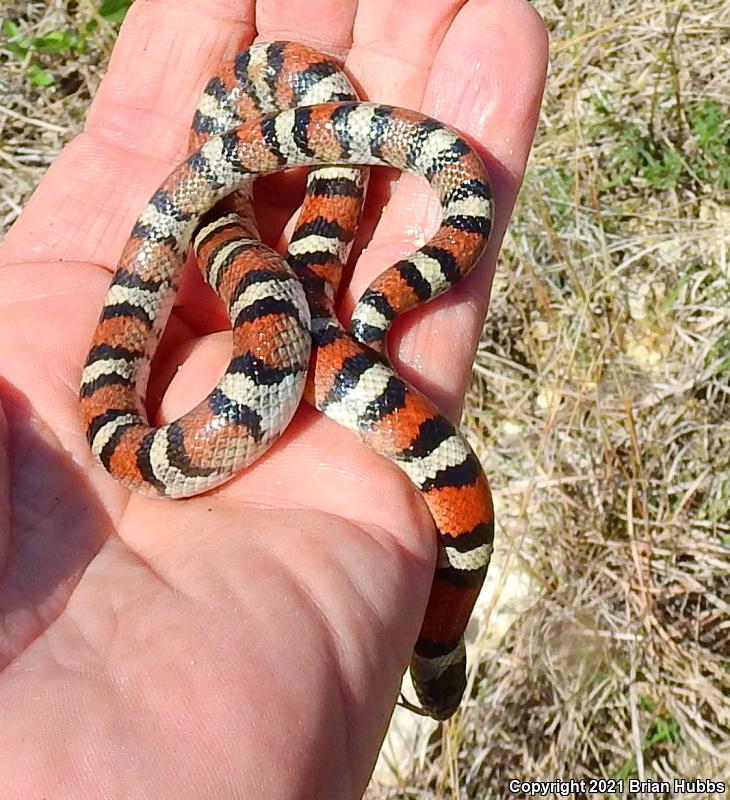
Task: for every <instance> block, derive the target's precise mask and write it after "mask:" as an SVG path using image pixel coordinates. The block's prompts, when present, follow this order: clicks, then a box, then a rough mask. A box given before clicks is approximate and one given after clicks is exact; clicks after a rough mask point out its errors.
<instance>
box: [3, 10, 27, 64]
mask: <svg viewBox="0 0 730 800" xmlns="http://www.w3.org/2000/svg"><path fill="white" fill-rule="evenodd" d="M2 31H3V35H4V36H6V37H7V41H6V42H5V49H6V50H9V51H10V52H11V53H12V54H13V55H14V56H17V57H18V58H23V57H25V55H26V54H27V52H28V50H29V49H30V39H28V37H27V36H23V33H22V31H21V30H20V28H19V27H18V26H17V25H16V24H15V23H14V22H13V21H12V20H9V19H6V20H4V22H3V26H2Z"/></svg>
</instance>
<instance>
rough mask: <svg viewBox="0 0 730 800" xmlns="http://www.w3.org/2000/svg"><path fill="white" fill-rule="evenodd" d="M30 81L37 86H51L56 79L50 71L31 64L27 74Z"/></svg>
mask: <svg viewBox="0 0 730 800" xmlns="http://www.w3.org/2000/svg"><path fill="white" fill-rule="evenodd" d="M26 74H27V76H28V80H29V81H30V82H31V83H34V84H35V85H36V86H51V84H53V83H55V82H56V79H55V78H54V77H53V75H51V73H50V72H48V70H45V69H43V67H39V66H38V64H31V65H30V66H29V67H28V70H27V72H26Z"/></svg>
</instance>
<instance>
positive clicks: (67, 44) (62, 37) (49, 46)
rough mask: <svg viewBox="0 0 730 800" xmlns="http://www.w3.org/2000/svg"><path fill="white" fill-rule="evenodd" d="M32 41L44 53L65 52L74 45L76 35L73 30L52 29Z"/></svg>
mask: <svg viewBox="0 0 730 800" xmlns="http://www.w3.org/2000/svg"><path fill="white" fill-rule="evenodd" d="M31 43H32V45H33V47H36V48H37V49H38V50H40V51H41V52H42V53H63V52H64V51H66V50H70V49H71V48H72V47H73V45H74V35H73V32H72V31H51V32H50V33H47V34H45V36H38V37H36V38H35V39H32V40H31Z"/></svg>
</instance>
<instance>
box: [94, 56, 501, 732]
mask: <svg viewBox="0 0 730 800" xmlns="http://www.w3.org/2000/svg"><path fill="white" fill-rule="evenodd" d="M189 152H190V155H189V156H188V158H187V159H186V160H185V161H184V162H183V163H182V164H180V165H179V166H178V167H177V168H176V169H175V170H174V171H173V172H172V173H171V174H170V176H169V177H168V178H167V179H166V180H165V182H164V183H163V184H162V186H160V188H159V189H158V190H157V191H156V192H155V194H154V195H153V197H152V199H151V200H150V201H149V203H148V204H147V206H146V207H145V208H144V210H143V211H142V213H141V215H140V216H139V218H138V220H137V222H136V224H135V225H134V228H133V230H132V233H131V236H130V238H129V240H128V242H127V244H126V246H125V247H124V250H123V253H122V256H121V259H120V262H119V265H118V267H117V269H116V272H115V274H114V277H113V279H112V282H111V286H110V288H109V291H108V294H107V296H106V299H105V301H104V306H103V309H102V313H101V318H100V320H99V323H98V326H97V328H96V332H95V334H94V337H93V341H92V345H91V349H90V352H89V355H88V359H87V361H86V365H85V367H84V369H83V373H82V378H81V414H82V419H83V423H84V425H85V429H86V432H87V438H88V442H89V445H90V447H91V450H92V452H93V454H94V455H95V456H96V458H97V459H98V460H99V461H100V462H101V464H102V465H103V466H104V467H105V468H106V470H107V471H108V472H109V473H110V474H111V475H112V476H113V477H114V478H116V479H117V480H118V481H120V482H121V483H122V484H124V485H125V486H126V487H128V488H129V489H131V490H134V491H137V492H142V493H145V494H152V495H164V496H167V497H171V498H180V497H189V496H191V495H196V494H199V493H201V492H205V491H207V490H209V489H211V488H213V487H215V486H217V485H219V484H221V483H223V482H224V481H227V480H229V479H230V478H231V477H232V476H233V475H235V474H236V473H238V472H239V471H240V470H242V469H243V468H244V467H247V466H248V465H250V464H251V463H252V462H253V461H255V459H256V458H257V457H258V456H260V455H261V454H262V453H263V452H264V451H265V450H266V449H267V448H268V447H270V446H271V444H272V443H273V442H274V441H275V440H276V438H277V437H278V436H279V435H280V434H281V432H282V431H283V430H284V429H285V428H286V426H287V425H288V424H289V422H290V420H291V418H292V416H293V414H294V412H295V410H296V408H297V406H298V404H299V402H300V401H301V398H302V396H303V394H305V386H306V394H305V396H306V398H307V399H308V400H309V401H310V402H312V403H313V404H314V406H315V407H316V408H317V409H318V410H319V411H321V412H322V413H323V414H325V415H326V416H328V417H330V418H331V419H333V420H335V421H336V422H338V423H340V424H341V425H343V426H344V427H346V428H348V429H349V430H350V431H352V432H354V433H355V434H357V435H358V436H359V437H360V438H361V439H362V440H363V441H364V442H366V443H367V444H368V445H369V446H370V447H372V448H373V449H374V450H375V451H377V452H378V453H380V454H382V455H384V456H386V457H387V458H389V459H390V460H391V461H392V462H394V463H395V464H397V466H398V467H400V468H401V469H402V470H403V471H404V472H405V473H406V475H407V476H408V478H409V479H410V480H411V481H412V483H413V484H414V486H415V487H416V489H417V490H418V491H419V492H420V494H421V496H422V497H423V499H424V500H425V502H426V504H427V506H428V509H429V511H430V512H431V515H432V517H433V521H434V523H435V525H436V528H437V529H438V533H439V556H438V563H437V567H436V573H435V576H434V580H433V586H432V590H431V595H430V598H429V603H428V607H427V611H426V615H425V619H424V622H423V625H422V628H421V631H420V635H419V638H418V641H417V643H416V645H415V649H414V653H413V657H412V661H411V675H412V677H413V682H414V686H415V689H416V693H417V695H418V698H419V701H420V703H421V705H422V707H423V710H424V711H425V712H426V713H428V714H430V715H431V716H433V717H435V718H437V719H447V718H448V717H449V716H451V715H452V714H453V713H454V711H455V710H456V708H457V707H458V705H459V703H460V701H461V697H462V695H463V692H464V689H465V686H466V673H465V667H466V654H465V648H464V640H463V632H464V629H465V627H466V624H467V622H468V619H469V615H470V614H471V611H472V608H473V605H474V602H475V600H476V597H477V594H478V592H479V589H480V587H481V585H482V582H483V580H484V577H485V574H486V570H487V565H488V562H489V559H490V555H491V550H492V538H493V532H494V522H493V509H492V499H491V495H490V491H489V485H488V483H487V479H486V477H485V475H484V473H483V472H482V469H481V467H480V465H479V462H478V460H477V458H476V456H475V455H474V453H473V452H472V450H471V448H470V447H469V445H468V444H467V443H466V441H465V440H464V439H463V438H462V436H461V435H460V434H459V432H458V430H457V429H456V428H455V427H454V426H453V425H452V424H451V422H449V421H448V420H447V419H446V418H445V417H444V416H442V415H441V414H440V413H439V411H438V409H437V408H435V406H434V405H433V404H432V403H431V402H430V401H429V400H427V399H426V398H425V397H424V396H423V395H421V394H420V393H419V392H417V391H416V390H415V389H414V388H413V387H411V386H410V385H409V384H408V383H406V382H405V381H404V380H403V379H402V378H400V377H399V376H398V375H397V374H396V373H395V372H394V370H393V369H392V368H391V367H390V366H389V364H388V361H387V356H386V348H385V342H386V334H387V331H388V328H389V326H390V324H391V323H392V321H393V320H394V319H395V318H396V317H397V316H398V315H399V314H402V313H403V312H405V311H408V310H409V309H411V308H414V307H415V306H416V305H419V304H421V303H423V302H425V301H427V300H429V299H430V298H432V297H435V296H436V295H438V294H440V293H442V292H443V291H445V290H446V289H448V288H449V287H450V286H452V285H453V284H454V283H455V282H456V281H458V280H459V279H460V278H461V277H463V276H464V275H465V274H466V273H467V272H468V271H469V269H470V268H471V267H472V266H473V265H474V263H475V262H476V260H477V259H478V258H479V256H480V255H481V253H482V252H483V250H484V247H485V246H486V242H487V239H488V236H489V232H490V227H491V220H492V196H491V187H490V182H489V176H488V174H487V172H486V169H485V167H484V165H483V163H482V161H481V159H480V158H479V157H478V156H477V154H476V153H475V152H474V150H473V149H472V147H471V146H470V145H469V144H468V143H467V142H466V141H465V140H464V139H463V138H462V137H461V136H459V135H458V134H457V133H456V132H455V131H453V130H452V129H450V128H448V127H447V126H445V125H442V124H441V123H439V122H437V121H435V120H433V119H431V118H429V117H427V116H424V115H423V114H420V113H417V112H415V111H408V110H404V109H400V108H394V107H389V106H383V105H378V104H375V103H366V102H361V101H360V100H359V99H358V97H357V95H356V93H355V91H354V90H353V88H352V85H351V84H350V81H349V80H348V78H347V77H346V75H345V73H344V72H343V70H342V65H341V64H340V62H339V61H337V60H336V59H334V58H332V57H330V56H327V55H324V54H322V53H319V52H317V51H315V50H312V49H311V48H308V47H305V46H303V45H300V44H296V43H293V42H270V43H261V44H254V45H252V46H251V47H249V48H248V49H247V50H244V51H243V52H241V53H239V54H238V55H237V56H236V57H235V58H234V59H233V60H231V61H229V62H227V63H225V64H223V65H222V67H221V68H220V70H219V72H218V74H217V75H216V76H215V77H214V78H212V79H211V80H210V81H209V83H208V84H207V86H206V88H205V91H204V92H203V95H202V98H201V100H200V102H199V104H198V108H197V110H196V112H195V116H194V118H193V123H192V131H191V135H190V150H189ZM368 165H383V166H389V167H395V168H397V169H400V170H406V171H409V172H412V173H415V174H417V175H420V176H422V177H423V178H425V179H426V181H428V183H429V184H430V187H431V189H432V191H433V192H434V193H435V194H436V195H437V197H438V199H439V200H440V202H441V206H442V214H443V217H442V221H441V225H440V227H439V228H438V230H437V232H436V233H435V235H434V236H433V237H432V238H431V239H430V240H429V241H428V242H427V243H426V244H425V245H424V246H423V247H421V248H420V249H419V250H417V251H416V252H415V253H413V254H412V255H411V256H409V257H408V258H405V259H403V260H401V261H399V262H398V263H396V264H394V265H392V266H390V267H389V268H387V269H385V271H384V272H382V274H381V275H380V276H379V277H378V278H377V279H376V280H375V281H374V282H373V283H372V284H371V285H370V287H369V288H368V289H367V291H366V292H365V293H364V294H363V295H362V297H361V298H360V300H359V302H358V303H357V305H356V307H355V309H354V312H353V315H352V321H351V330H350V332H348V331H347V330H345V328H343V326H342V325H341V324H340V322H339V321H338V319H337V316H336V314H335V302H336V298H337V293H338V288H339V284H340V278H341V275H342V272H343V264H344V262H345V261H346V259H347V256H348V252H349V249H350V246H351V244H352V241H353V237H354V234H355V230H356V227H357V225H358V222H359V218H360V213H361V208H362V203H363V196H364V191H365V185H366V182H367V170H366V169H365V167H366V166H368ZM298 166H308V167H313V168H314V169H312V170H311V171H310V172H309V174H308V178H307V186H306V192H305V198H304V203H303V206H302V209H301V212H300V216H299V219H298V222H297V224H296V228H295V230H294V233H293V235H292V237H291V241H290V243H289V248H288V253H287V256H286V259H284V258H282V257H281V256H279V255H278V254H277V253H276V252H275V251H274V250H272V249H271V248H270V247H268V246H267V245H265V244H263V243H262V242H261V240H260V237H259V234H258V230H257V226H256V219H255V216H254V213H253V206H252V194H251V192H252V183H253V180H254V179H255V178H256V177H257V176H259V175H265V174H270V173H274V172H278V171H280V170H284V169H288V168H291V167H298ZM191 246H192V248H193V249H194V251H195V254H196V257H197V262H198V265H199V267H200V269H201V271H202V273H203V275H204V277H205V279H206V280H207V281H208V283H209V284H210V286H211V287H212V288H213V289H214V290H215V291H216V292H217V294H218V295H219V296H220V298H221V299H222V300H223V302H224V303H225V304H226V307H227V309H228V313H229V315H230V320H231V325H232V329H233V353H232V357H231V361H230V363H229V365H228V368H227V369H226V371H225V373H224V375H223V376H222V378H221V380H220V381H219V383H218V385H217V386H216V387H215V389H214V390H213V391H212V392H211V393H210V394H209V395H208V397H206V398H205V399H204V400H202V401H201V402H200V403H199V404H198V405H197V406H196V407H195V408H193V409H192V410H191V411H190V412H188V413H187V414H185V415H184V416H182V417H181V418H180V419H178V420H176V421H174V422H171V423H168V424H165V425H161V426H158V427H154V426H151V425H150V423H149V421H148V417H147V413H146V411H145V407H144V400H143V398H144V396H145V391H146V386H147V379H148V375H149V366H150V361H151V359H152V356H153V354H154V352H155V349H156V347H157V344H158V341H159V338H160V336H161V333H162V331H163V329H164V326H165V324H166V321H167V318H168V316H169V312H170V309H171V306H172V302H173V299H174V297H175V294H176V291H177V288H178V284H179V281H180V276H181V272H182V266H183V261H184V258H185V256H186V254H187V251H188V248H189V247H191ZM310 356H311V358H310Z"/></svg>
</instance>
